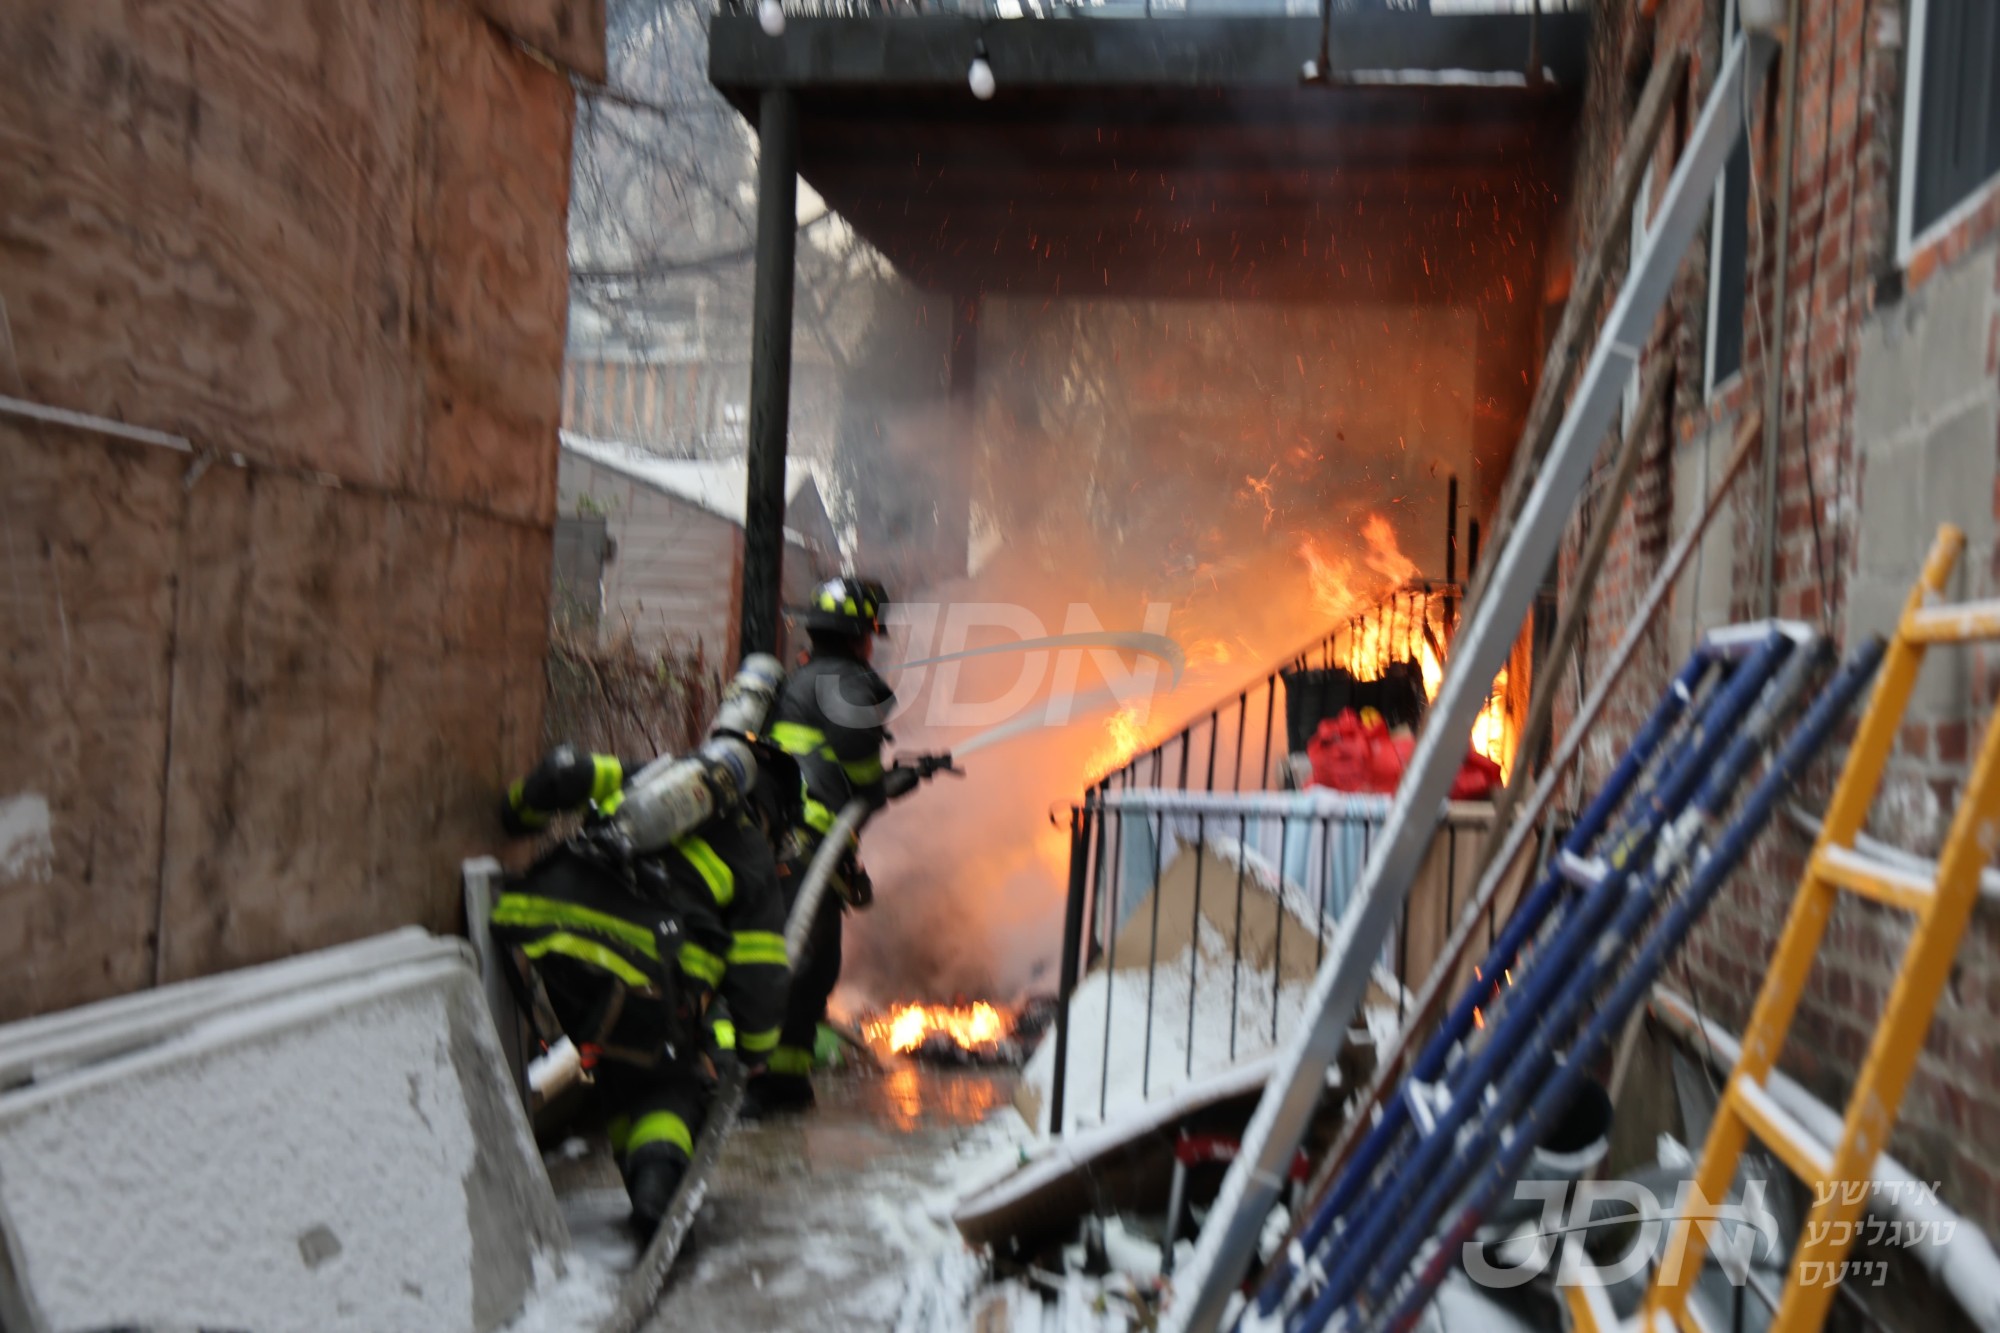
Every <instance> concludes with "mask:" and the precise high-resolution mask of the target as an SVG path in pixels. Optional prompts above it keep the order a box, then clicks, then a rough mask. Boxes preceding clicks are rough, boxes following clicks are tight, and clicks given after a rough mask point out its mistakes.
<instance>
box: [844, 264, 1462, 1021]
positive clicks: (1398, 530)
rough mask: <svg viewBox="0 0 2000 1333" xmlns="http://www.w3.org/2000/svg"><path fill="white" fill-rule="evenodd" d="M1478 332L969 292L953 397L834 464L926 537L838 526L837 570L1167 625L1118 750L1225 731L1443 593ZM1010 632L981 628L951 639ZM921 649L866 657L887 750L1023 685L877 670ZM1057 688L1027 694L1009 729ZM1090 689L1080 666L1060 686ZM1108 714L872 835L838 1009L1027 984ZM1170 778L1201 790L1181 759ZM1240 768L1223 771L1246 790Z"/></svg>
mask: <svg viewBox="0 0 2000 1333" xmlns="http://www.w3.org/2000/svg"><path fill="white" fill-rule="evenodd" d="M1477 318H1478V317H1477V314H1476V313H1475V312H1474V311H1472V310H1471V309H1469V308H1463V307H1448V306H1435V307H1416V306H1380V307H1375V306H1365V305H1364V306H1348V307H1343V308H1338V309H1327V308H1317V307H1303V306H1285V305H1244V304H1239V305H1217V304H1215V303H1194V302H1169V301H1158V302H1143V301H1130V302H1092V303H1084V302H1080V301H1068V302H1045V301H1041V300H1039V299H1035V300H1014V299H1007V298H999V297H988V298H987V299H986V301H985V303H984V306H983V309H982V312H981V325H980V327H979V330H978V359H979V373H978V379H977V388H976V393H975V394H974V395H973V396H972V398H971V400H970V401H969V402H966V403H961V404H958V405H956V406H953V405H950V404H944V403H940V402H938V401H936V400H935V399H933V400H932V401H931V402H930V403H928V404H921V405H920V404H905V405H903V406H901V407H900V408H899V409H898V410H896V411H894V412H892V413H889V414H887V417H886V419H883V420H880V421H879V422H878V423H877V425H878V428H876V429H870V430H867V431H859V432H852V433H850V435H849V436H848V438H847V440H846V441H845V443H846V445H847V447H848V448H849V449H850V450H855V451H859V452H860V453H862V454H863V455H865V456H864V457H863V458H860V459H854V460H849V464H848V465H849V467H850V475H855V476H857V477H864V476H865V477H866V478H868V484H869V485H871V486H873V487H875V488H878V493H876V494H872V495H871V496H870V497H868V500H867V503H868V505H871V506H874V507H876V508H877V509H878V510H880V511H882V512H893V513H898V514H905V515H907V514H918V515H925V516H929V518H930V520H931V521H928V522H926V523H925V524H921V525H916V527H914V528H913V526H912V525H910V524H908V523H904V524H903V525H902V528H901V531H900V533H899V534H898V537H899V538H900V540H896V539H892V540H889V541H886V542H885V541H883V540H882V539H881V535H880V534H879V533H871V532H869V531H868V530H867V529H866V528H865V527H864V529H863V531H862V534H861V535H862V539H863V543H864V545H863V550H862V560H861V563H862V565H863V567H864V569H871V568H872V569H884V570H888V571H890V574H891V578H892V580H893V581H892V585H891V595H892V596H893V597H895V598H896V599H898V600H899V601H905V602H917V603H942V604H950V605H956V606H959V607H964V606H965V605H966V604H985V603H993V604H1004V605H1007V606H1012V607H1018V608H1021V609H1022V610H1024V611H1025V612H1026V613H1027V614H1028V615H1030V616H1032V617H1033V619H1034V620H1035V621H1036V622H1038V623H1039V624H1040V626H1041V627H1042V628H1043V630H1044V632H1046V633H1050V634H1056V633H1061V632H1063V630H1064V629H1065V627H1066V625H1067V624H1068V623H1070V621H1071V618H1072V617H1073V616H1074V615H1075V614H1076V612H1074V611H1073V609H1072V608H1073V607H1074V606H1076V605H1077V604H1082V605H1084V606H1086V607H1088V608H1089V610H1090V612H1091V613H1092V614H1093V615H1094V616H1095V619H1096V622H1097V623H1100V624H1101V625H1102V626H1103V627H1104V628H1105V629H1108V630H1136V629H1141V628H1147V629H1156V628H1158V627H1159V626H1158V624H1157V623H1155V624H1147V623H1146V622H1147V617H1148V609H1149V608H1155V610H1154V615H1155V617H1156V619H1157V615H1158V608H1164V610H1165V617H1166V619H1165V632H1166V633H1167V634H1168V635H1169V636H1171V637H1172V638H1174V639H1175V640H1177V641H1178V642H1179V643H1180V644H1181V645H1182V647H1183V648H1184V649H1185V650H1186V653H1187V659H1188V669H1187V672H1186V674H1185V676H1184V678H1183V680H1182V682H1181V685H1180V688H1179V689H1177V690H1175V691H1173V692H1172V693H1171V694H1163V695H1161V696H1160V697H1158V698H1156V699H1155V700H1154V701H1153V702H1152V705H1151V708H1150V711H1148V712H1146V713H1145V714H1143V715H1142V716H1140V717H1138V719H1137V726H1136V727H1134V726H1133V721H1134V718H1133V717H1132V716H1130V715H1127V716H1124V717H1123V718H1122V721H1123V723H1124V724H1125V727H1126V729H1127V730H1128V731H1132V730H1136V731H1137V732H1139V733H1141V734H1142V735H1143V738H1144V739H1145V741H1146V742H1147V743H1149V744H1150V743H1151V742H1153V741H1156V740H1158V739H1160V738H1162V737H1163V736H1165V735H1170V734H1173V733H1174V732H1177V731H1178V730H1179V728H1180V727H1181V725H1182V724H1183V723H1184V722H1186V721H1188V720H1189V719H1191V718H1194V717H1196V716H1199V717H1202V718H1206V716H1207V713H1208V711H1209V709H1210V708H1211V707H1212V706H1215V705H1217V704H1218V703H1224V702H1226V703H1227V705H1228V707H1229V708H1231V709H1233V708H1234V706H1235V701H1236V694H1237V691H1238V690H1239V689H1241V688H1243V687H1245V686H1247V685H1250V684H1251V683H1253V682H1257V681H1261V680H1262V678H1263V677H1264V675H1265V674H1266V673H1267V672H1268V671H1269V670H1270V669H1271V668H1272V666H1273V665H1275V664H1276V663H1277V662H1279V661H1280V660H1282V659H1283V658H1284V657H1286V656H1288V655H1289V654H1290V653H1292V652H1293V651H1295V650H1296V649H1298V648H1299V647H1301V646H1303V645H1304V644H1306V643H1308V642H1310V641H1312V640H1314V639H1316V638H1317V637H1318V636H1320V635H1322V634H1324V633H1326V632H1327V631H1328V630H1329V629H1331V628H1333V626H1334V624H1335V623H1336V622H1337V621H1339V620H1341V619H1343V618H1344V617H1345V616H1346V615H1349V614H1352V613H1353V612H1354V611H1356V610H1358V609H1359V608H1360V607H1361V606H1362V605H1364V604H1366V603H1368V602H1370V601H1372V600H1373V599H1374V598H1375V597H1377V596H1379V595H1380V594H1381V593H1382V592H1384V591H1386V590H1387V589H1388V588H1390V587H1392V586H1394V585H1396V584H1398V583H1400V582H1402V581H1404V580H1405V579H1407V578H1409V577H1411V576H1413V575H1432V576H1441V575H1442V574H1443V572H1444V569H1443V566H1444V546H1445V526H1446V524H1445V494H1446V482H1447V478H1448V477H1449V476H1450V475H1452V474H1454V473H1456V474H1458V475H1459V476H1460V477H1461V478H1462V479H1463V480H1464V481H1465V482H1466V489H1467V491H1468V493H1471V492H1472V491H1473V489H1474V487H1475V485H1476V483H1477V474H1479V473H1480V472H1481V471H1482V469H1483V468H1484V467H1490V466H1493V463H1492V461H1491V460H1487V459H1483V458H1480V457H1477V456H1476V453H1475V444H1474V440H1475V418H1476V416H1477V406H1476V403H1475V398H1474V363H1473V348H1474V344H1475V342H1476V339H1477V334H1478V330H1477ZM968 505H969V513H967V514H965V515H963V516H955V515H954V514H953V513H952V512H951V511H952V509H953V508H954V507H955V506H968ZM919 528H920V529H921V531H918V529H919ZM968 528H969V529H970V531H971V532H972V534H973V538H974V546H975V549H978V550H979V551H980V553H981V554H982V555H983V556H984V559H983V562H981V563H978V564H977V565H976V566H975V568H974V569H973V571H972V572H971V573H970V574H967V575H964V576H962V577H949V578H945V577H939V576H937V575H936V574H935V573H934V572H929V573H927V571H936V570H939V569H941V568H948V567H949V566H948V564H947V563H946V561H947V559H948V557H947V556H946V555H944V554H942V553H941V549H940V548H942V551H945V552H948V551H949V550H950V549H951V543H952V541H953V540H955V534H958V533H963V532H965V531H966V530H967V529H968ZM940 534H941V535H940ZM919 538H920V539H919ZM948 615H949V613H947V612H941V613H939V621H940V622H941V621H942V620H944V619H947V618H948ZM912 637H913V638H914V637H922V635H920V634H919V635H915V636H912ZM1018 637H1022V636H1021V634H1020V633H1019V632H1018V630H1017V628H1008V627H1001V626H997V625H996V626H992V627H989V628H986V629H984V630H983V631H981V630H975V632H974V633H973V636H972V639H971V643H972V644H973V645H974V646H977V645H978V644H983V643H997V642H1003V641H1006V640H1008V639H1010V638H1018ZM936 643H937V637H936V635H935V634H933V635H932V636H931V638H930V640H929V643H928V644H925V643H917V642H900V643H899V642H896V641H893V640H892V641H891V643H890V644H889V645H888V650H887V651H885V652H884V654H883V655H882V659H881V661H880V662H879V663H878V665H881V666H883V667H884V669H885V672H886V673H887V674H888V675H889V679H890V682H891V684H892V685H895V686H897V688H898V691H899V695H901V696H902V698H903V704H904V711H903V712H902V714H901V716H900V718H899V720H898V721H897V722H896V723H895V724H894V725H893V728H892V729H893V731H894V733H895V738H896V745H897V748H898V749H901V750H904V751H915V750H925V749H945V748H950V747H951V745H952V744H953V743H954V742H959V741H963V740H964V739H966V738H967V737H968V736H969V735H970V734H971V733H970V732H969V731H968V730H967V728H966V727H964V726H957V727H954V726H952V725H950V723H951V721H952V720H953V719H952V710H950V709H946V708H943V707H941V706H940V703H941V700H948V701H955V702H957V703H959V704H965V703H980V702H992V701H995V700H999V699H1001V698H1003V697H1004V696H1007V695H1008V694H1009V692H1010V690H1016V689H1017V687H1018V685H1019V684H1020V682H1021V679H1022V673H1023V672H1024V671H1032V670H1033V664H1032V663H1031V662H1029V660H1028V658H1027V657H1026V656H1025V655H1003V656H997V657H992V658H982V659H976V660H975V661H972V662H968V663H965V664H963V667H962V669H957V670H955V671H952V672H950V673H946V672H942V671H937V670H930V671H924V672H916V671H907V672H901V673H899V672H897V671H895V670H893V668H894V666H895V665H896V663H897V662H898V661H901V660H910V659H912V658H915V657H919V656H924V655H927V651H935V645H936ZM1127 665H1128V666H1129V662H1128V664H1127ZM1059 674H1060V673H1059V672H1057V671H1055V670H1053V669H1045V670H1044V672H1043V674H1042V676H1041V680H1040V688H1039V689H1038V690H1037V692H1036V693H1035V694H1034V695H1033V700H1034V702H1033V703H1031V704H1029V705H1028V706H1030V707H1034V706H1040V705H1042V704H1044V703H1045V702H1046V700H1047V698H1048V693H1049V690H1050V688H1051V686H1052V681H1053V679H1054V678H1057V677H1058V676H1059ZM1105 683H1107V682H1106V678H1105V675H1104V673H1103V672H1102V671H1101V670H1100V669H1099V666H1098V664H1096V663H1094V662H1090V661H1088V659H1087V658H1086V661H1085V664H1084V665H1083V667H1082V669H1081V670H1080V671H1079V672H1078V673H1077V676H1076V679H1075V681H1074V687H1075V688H1076V689H1077V690H1078V691H1081V692H1089V691H1093V690H1095V689H1097V688H1098V687H1099V686H1102V685H1104V684H1105ZM1110 683H1112V684H1114V685H1115V684H1117V683H1118V682H1117V681H1116V680H1113V681H1111V682H1110ZM1160 684H1161V687H1162V689H1164V688H1165V685H1166V679H1165V676H1164V675H1162V677H1161V680H1160ZM961 711H963V710H961ZM975 711H976V710H975ZM1115 716H1118V715H1115V714H1108V713H1106V712H1102V711H1100V712H1099V713H1097V714H1093V715H1089V716H1083V717H1080V718H1078V719H1077V720H1075V721H1073V722H1071V723H1070V724H1069V725H1068V726H1065V727H1061V728H1050V729H1044V730H1037V731H1031V732H1029V733H1027V734H1025V735H1023V736H1022V737H1020V738H1019V739H1014V740H1010V741H1007V742H1005V743H1002V744H999V745H995V746H994V747H992V748H991V749H987V750H982V751H981V752H980V753H978V754H976V755H974V756H972V757H971V758H970V759H968V761H967V764H966V767H967V769H968V773H967V776H966V777H964V778H963V779H955V778H951V777H941V778H939V779H937V780H935V781H934V782H933V783H932V784H931V785H930V786H929V787H928V788H926V789H925V790H923V791H921V792H919V793H918V794H917V795H915V796H913V797H911V798H910V799H909V800H907V801H905V802H903V803H902V804H900V805H898V806H896V807H894V808H892V809H890V810H888V811H886V812H884V813H883V814H882V815H881V816H880V817H878V818H877V819H876V820H875V821H874V823H873V824H871V826H870V827H869V829H868V832H867V835H866V837H865V839H864V854H865V859H866V861H867V863H868V865H869V868H870V871H871V873H872V874H873V876H874V880H875V885H876V906H875V907H874V908H873V909H872V910H871V911H870V912H868V913H867V914H865V915H862V916H859V917H854V918H850V934H849V944H848V949H847V967H846V974H845V993H844V996H843V998H844V1000H845V1001H846V1002H847V1003H848V1004H849V1005H850V1006H851V1007H865V1006H868V1005H872V1004H880V1003H885V1002H888V1001H891V1000H898V999H911V998H922V999H942V998H947V997H950V996H953V995H956V994H964V995H974V996H986V997H994V998H1000V999H1010V998H1014V997H1017V996H1018V995H1019V994H1020V993H1022V992H1023V991H1027V990H1041V989H1050V990H1052V989H1053V988H1054V984H1055V975H1054V970H1053V969H1054V964H1055V958H1056V955H1057V953H1058V946H1059V943H1060V937H1061V923H1062V904H1063V901H1064V894H1065V889H1066V883H1067V862H1068V842H1069V839H1068V809H1069V805H1070V803H1071V802H1072V801H1074V800H1076V799H1077V798H1078V797H1079V796H1080V795H1081V793H1082V791H1083V790H1084V787H1085V784H1086V783H1087V782H1088V781H1089V780H1090V779H1092V778H1093V777H1095V776H1097V775H1098V773H1099V772H1100V771H1101V770H1102V768H1104V767H1106V766H1108V765H1109V764H1111V763H1115V762H1116V761H1117V759H1118V758H1119V757H1120V756H1119V746H1118V744H1117V741H1116V738H1115V735H1114V732H1113V731H1112V730H1111V729H1109V726H1108V724H1109V723H1110V722H1111V721H1112V719H1113V717H1115ZM1230 722H1233V719H1226V722H1225V725H1226V726H1227V725H1228V724H1229V723H1230ZM1260 728H1261V718H1260V719H1258V720H1257V722H1255V723H1253V724H1251V726H1250V727H1249V728H1246V730H1249V731H1250V734H1251V736H1252V738H1253V739H1254V738H1256V737H1258V736H1260V735H1261V729H1260ZM1230 747H1231V740H1230V737H1229V736H1228V734H1227V732H1225V739H1224V743H1223V744H1222V745H1221V746H1219V747H1217V748H1218V754H1217V755H1216V756H1215V762H1216V764H1217V769H1218V774H1219V780H1218V784H1217V785H1219V786H1227V785H1229V784H1230V783H1231V782H1232V780H1233V773H1232V769H1233V768H1234V767H1235V762H1236V757H1235V755H1234V754H1233V753H1232V752H1231V748H1230ZM1194 757H1195V760H1196V762H1197V763H1202V764H1204V771H1202V772H1197V773H1195V774H1194V775H1192V776H1193V785H1197V786H1199V785H1202V783H1203V782H1204V781H1205V780H1206V772H1205V762H1204V761H1205V759H1206V756H1204V755H1203V754H1202V752H1201V750H1200V749H1199V748H1198V747H1197V749H1196V751H1195V756H1194ZM1259 762H1261V756H1258V755H1252V756H1250V758H1249V759H1248V761H1247V763H1248V768H1247V769H1246V771H1245V772H1244V781H1245V782H1246V784H1251V783H1254V782H1255V781H1256V777H1257V775H1256V773H1255V765H1256V764H1257V763H1259Z"/></svg>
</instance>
